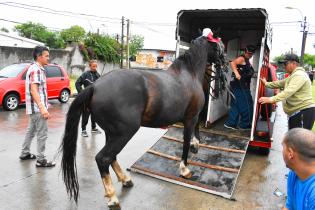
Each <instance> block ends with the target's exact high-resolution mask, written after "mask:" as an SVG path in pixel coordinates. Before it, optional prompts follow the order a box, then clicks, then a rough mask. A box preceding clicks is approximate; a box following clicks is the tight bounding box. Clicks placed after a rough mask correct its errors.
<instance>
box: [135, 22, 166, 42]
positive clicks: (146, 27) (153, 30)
mask: <svg viewBox="0 0 315 210" xmlns="http://www.w3.org/2000/svg"><path fill="white" fill-rule="evenodd" d="M131 24H134V25H137V26H140V27H142V28H145V29H147V30H149V31H152V32H155V33H158V34H162V35H164V36H167V37H168V38H170V37H172V36H171V35H169V34H166V33H163V32H161V31H157V30H155V29H153V28H150V27H148V26H146V25H143V24H137V23H134V22H131Z"/></svg>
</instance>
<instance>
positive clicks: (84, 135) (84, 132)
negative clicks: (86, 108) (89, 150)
mask: <svg viewBox="0 0 315 210" xmlns="http://www.w3.org/2000/svg"><path fill="white" fill-rule="evenodd" d="M81 136H83V137H89V135H88V134H87V132H86V130H84V131H82V132H81Z"/></svg>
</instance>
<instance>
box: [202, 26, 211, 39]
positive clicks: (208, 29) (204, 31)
mask: <svg viewBox="0 0 315 210" xmlns="http://www.w3.org/2000/svg"><path fill="white" fill-rule="evenodd" d="M210 33H211V34H213V33H212V31H211V29H210V28H204V29H203V31H202V36H205V37H207V36H208V35H209V34H210Z"/></svg>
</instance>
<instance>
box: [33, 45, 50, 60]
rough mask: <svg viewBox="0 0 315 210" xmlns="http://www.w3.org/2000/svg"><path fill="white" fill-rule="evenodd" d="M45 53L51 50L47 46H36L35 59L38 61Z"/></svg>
mask: <svg viewBox="0 0 315 210" xmlns="http://www.w3.org/2000/svg"><path fill="white" fill-rule="evenodd" d="M44 51H48V52H49V49H48V47H45V46H36V47H35V48H34V50H33V58H34V60H35V61H36V60H37V57H38V56H41V55H42V54H43V52H44Z"/></svg>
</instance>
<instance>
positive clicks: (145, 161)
mask: <svg viewBox="0 0 315 210" xmlns="http://www.w3.org/2000/svg"><path fill="white" fill-rule="evenodd" d="M200 136H201V145H200V147H199V151H198V153H197V154H192V153H191V152H189V156H188V163H189V166H188V167H189V168H190V170H191V171H192V172H193V173H194V174H193V177H192V178H191V179H184V178H182V177H180V175H179V162H180V160H181V155H182V145H183V144H182V137H183V127H182V126H177V125H176V126H171V127H170V128H169V129H168V131H167V132H166V133H165V134H164V136H162V137H161V138H160V139H159V140H158V141H157V142H156V143H155V144H154V145H153V146H152V147H151V148H150V149H149V150H148V151H147V152H146V153H145V154H144V155H143V156H142V157H140V158H139V159H138V160H137V161H136V162H135V163H134V164H133V165H132V166H131V168H130V169H131V171H133V172H138V173H141V174H145V175H148V176H151V177H155V178H158V179H161V180H165V181H168V182H172V183H175V184H179V185H183V186H186V187H189V188H193V189H197V190H201V191H204V192H208V193H212V194H216V195H219V196H222V197H225V198H229V199H230V198H231V197H232V195H233V191H234V187H235V184H236V181H237V178H238V175H239V172H240V169H241V166H242V163H243V160H244V157H245V154H246V150H247V146H248V143H249V138H247V137H244V136H241V135H235V134H230V133H229V132H226V131H225V132H222V131H214V130H208V129H201V130H200Z"/></svg>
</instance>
